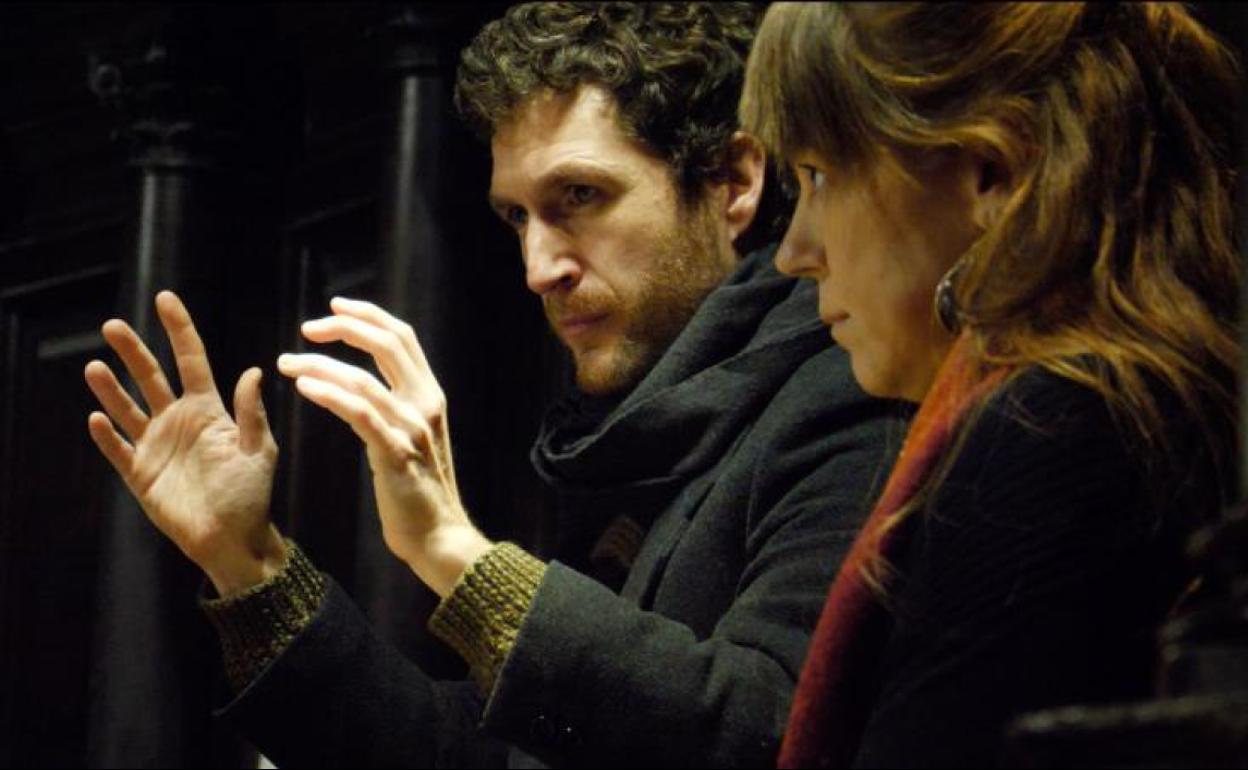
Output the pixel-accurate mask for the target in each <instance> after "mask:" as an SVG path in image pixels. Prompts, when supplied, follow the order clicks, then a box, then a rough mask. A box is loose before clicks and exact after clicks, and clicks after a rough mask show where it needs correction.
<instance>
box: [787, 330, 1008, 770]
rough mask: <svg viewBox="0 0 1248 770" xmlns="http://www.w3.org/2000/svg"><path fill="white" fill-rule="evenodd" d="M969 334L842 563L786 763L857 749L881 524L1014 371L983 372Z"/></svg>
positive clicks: (848, 755)
mask: <svg viewBox="0 0 1248 770" xmlns="http://www.w3.org/2000/svg"><path fill="white" fill-rule="evenodd" d="M968 345H969V342H968V340H967V338H966V337H965V336H964V337H962V338H960V339H959V340H958V342H957V343H955V344H954V346H953V349H952V350H951V351H950V352H949V355H948V356H946V358H945V360H944V362H943V363H942V364H941V366H940V370H939V371H938V372H937V374H936V380H935V382H934V383H933V385H932V388H931V390H929V391H928V393H927V395H926V396H925V397H924V399H923V403H922V405H921V406H920V407H919V411H918V414H916V415H915V417H914V421H913V422H912V423H911V425H910V431H909V433H908V434H907V435H906V440H905V443H904V444H903V445H902V449H901V454H900V455H899V457H898V460H897V465H896V466H894V468H893V471H892V473H891V474H890V475H889V477H888V483H887V484H886V485H885V487H884V493H883V494H882V495H881V496H880V500H879V502H877V503H876V505H875V509H874V510H872V511H871V515H870V516H869V517H868V518H867V522H866V524H865V525H864V526H863V529H862V532H861V534H859V536H858V539H857V540H855V541H854V545H853V547H852V548H851V549H850V551H849V555H848V556H847V557H846V558H845V562H844V563H843V564H842V565H841V569H840V572H839V573H837V576H836V580H835V581H833V583H832V588H831V590H830V592H829V593H828V599H827V602H826V603H825V604H824V606H823V614H822V616H821V617H820V618H819V625H818V626H817V627H816V628H815V633H814V637H813V639H812V640H811V646H810V652H809V653H808V655H807V657H806V663H805V665H804V666H803V668H802V675H801V679H799V680H798V683H797V691H796V693H795V695H794V700H793V710H792V711H791V712H790V714H789V725H788V730H787V731H786V732H785V736H784V742H783V744H781V747H780V757H779V759H778V764H779V766H780V767H787V768H794V767H845V766H847V765H848V764H849V763H850V762H852V761H853V758H854V755H855V754H856V753H857V749H858V742H859V740H860V738H861V735H862V730H863V728H864V727H865V726H866V720H867V716H868V715H869V714H870V710H871V703H872V700H873V699H874V697H875V691H876V687H877V684H878V683H877V682H876V681H875V679H874V676H873V672H874V671H875V669H876V664H877V663H878V660H879V653H880V651H881V649H882V647H883V644H884V641H885V634H886V633H887V629H888V622H887V621H888V616H887V613H886V611H885V610H884V608H883V607H882V606H881V604H880V602H879V599H878V597H877V596H876V594H875V593H874V592H873V590H872V588H871V587H870V586H869V585H867V583H866V581H865V579H864V578H863V574H862V571H863V567H864V566H866V565H867V564H868V563H869V562H870V561H871V560H872V558H873V557H874V556H875V555H876V554H877V553H880V554H883V555H884V556H885V557H886V558H889V560H890V561H894V562H895V558H893V557H895V556H896V553H895V551H896V550H897V543H898V539H897V538H896V537H895V534H896V529H893V530H890V531H887V532H884V533H883V534H881V533H880V527H881V525H883V524H884V523H886V522H887V521H888V520H889V518H891V516H892V515H893V514H894V513H896V512H897V511H898V510H900V509H901V507H902V506H903V505H905V503H906V502H908V501H909V500H910V499H911V498H912V497H914V495H915V493H917V492H918V491H919V489H920V487H921V486H922V484H923V482H924V481H925V480H926V479H927V477H928V475H929V474H930V473H931V472H932V470H933V468H934V467H935V465H936V463H937V461H938V460H939V459H940V457H941V455H942V454H943V453H944V452H945V450H946V449H947V448H948V446H949V443H950V442H951V441H952V440H953V437H954V435H955V432H956V429H957V428H958V425H959V423H960V422H961V421H962V418H963V417H964V416H965V415H966V414H967V412H968V411H969V410H970V409H971V408H972V407H974V406H975V405H976V404H977V403H979V402H980V401H981V400H982V399H983V397H984V396H985V395H987V394H988V393H990V392H991V391H992V390H993V389H994V388H996V387H997V385H999V384H1000V382H1001V380H1002V379H1003V378H1004V377H1005V375H1006V374H1007V373H1008V370H1006V369H995V370H992V371H991V372H988V373H987V374H985V373H984V372H982V371H981V369H980V367H979V366H978V365H977V364H976V363H975V361H974V360H973V358H972V357H971V356H970V355H968V353H967V348H968Z"/></svg>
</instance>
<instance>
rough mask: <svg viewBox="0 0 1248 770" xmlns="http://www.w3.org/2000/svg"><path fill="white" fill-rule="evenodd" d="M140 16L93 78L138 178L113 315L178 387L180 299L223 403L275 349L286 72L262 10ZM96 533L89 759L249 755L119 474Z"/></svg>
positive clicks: (208, 650)
mask: <svg viewBox="0 0 1248 770" xmlns="http://www.w3.org/2000/svg"><path fill="white" fill-rule="evenodd" d="M146 22H147V23H146V24H145V25H143V26H142V27H141V28H140V30H139V31H138V32H136V33H135V39H131V40H128V41H125V42H123V43H121V44H120V45H119V46H118V50H116V51H115V52H109V53H106V54H104V55H102V56H98V57H96V58H95V59H94V61H93V67H92V70H91V72H90V78H91V87H92V88H93V90H94V91H95V92H96V94H97V95H98V96H99V97H100V98H101V100H102V101H103V102H104V103H105V105H106V106H107V107H109V108H111V109H113V110H114V111H115V112H116V114H117V117H118V130H117V134H118V136H119V137H121V138H124V139H125V140H127V142H128V144H129V151H130V162H131V165H132V167H133V168H134V170H135V172H136V183H137V185H136V186H137V191H136V192H137V201H136V203H135V209H134V220H133V226H132V233H133V237H132V249H133V250H132V252H131V253H130V255H129V257H128V258H123V259H122V260H121V290H120V296H119V297H118V302H117V309H118V312H119V314H120V316H121V317H122V318H125V319H126V320H128V321H129V322H130V323H131V324H132V325H133V326H134V327H135V329H136V330H137V331H138V333H139V334H140V336H142V337H143V339H144V340H145V341H147V343H148V344H149V346H150V347H151V348H152V349H153V351H154V352H155V353H156V354H157V356H158V357H159V358H160V359H161V360H162V362H163V364H164V366H165V369H166V371H167V372H168V373H169V375H170V379H171V381H176V369H175V368H174V366H173V361H172V357H171V355H170V352H169V348H168V342H167V339H166V336H165V333H164V330H163V328H162V327H161V325H160V322H159V319H158V318H157V317H156V314H155V309H154V306H153V299H154V297H155V294H156V293H157V292H158V291H160V290H162V289H173V290H175V291H177V292H178V293H179V294H180V296H181V297H182V298H183V300H184V301H185V302H186V304H187V306H188V308H189V309H190V311H191V314H192V316H193V317H194V319H195V322H196V326H197V327H198V329H199V331H200V334H201V336H202V337H203V338H204V340H205V343H206V345H207V347H208V351H209V357H210V360H211V361H212V363H213V366H214V374H215V375H216V380H217V385H218V387H219V388H220V389H221V390H222V392H223V396H224V398H225V401H226V404H227V405H229V404H230V403H231V396H232V392H233V385H234V382H235V381H236V379H237V377H238V374H239V373H240V372H241V371H242V370H243V369H244V368H246V367H247V366H249V365H252V364H256V363H267V361H263V360H259V359H261V357H263V358H270V357H271V353H272V352H273V348H274V340H273V334H272V329H271V326H272V318H271V311H270V310H269V309H268V308H266V307H265V306H264V304H263V302H264V300H263V297H264V296H265V294H266V293H267V294H271V293H272V288H273V287H272V285H271V284H272V282H273V280H274V272H273V269H272V268H271V267H270V265H271V264H272V263H273V262H275V259H274V258H273V255H269V254H267V253H266V252H267V251H269V250H270V249H271V248H272V245H273V244H272V243H270V242H269V241H268V239H267V238H266V237H265V236H264V233H265V231H266V226H267V227H270V228H271V225H266V219H268V218H269V217H271V216H272V215H273V214H274V213H275V212H273V211H272V209H274V208H277V206H276V203H275V201H276V197H275V196H274V195H273V189H272V185H271V184H270V180H271V179H272V178H273V175H272V174H270V173H269V172H270V171H272V170H273V169H275V168H277V167H280V165H281V164H280V162H274V161H280V158H281V157H282V156H283V152H282V151H281V149H279V148H274V147H270V146H266V145H267V144H268V143H269V140H270V139H273V138H274V137H276V136H278V135H279V134H280V133H281V132H280V131H276V132H275V131H274V130H273V129H274V127H273V126H272V125H270V124H269V123H268V122H267V118H266V114H267V113H266V111H265V110H264V109H263V108H261V107H260V105H262V104H264V102H261V101H258V100H257V99H256V98H255V97H256V96H257V95H258V94H260V93H262V92H264V91H266V90H268V91H269V92H268V93H264V96H263V98H265V99H268V100H270V101H269V102H268V103H270V104H272V103H278V102H281V101H282V100H283V97H284V96H285V94H283V93H282V92H281V90H280V89H279V88H278V87H277V86H276V84H275V81H274V79H273V77H271V76H272V75H275V74H277V73H279V72H280V69H281V68H280V67H279V66H278V65H277V64H276V63H274V61H273V60H272V57H269V56H268V54H269V53H271V50H270V47H269V45H268V44H269V43H270V36H269V35H268V33H267V31H266V26H265V23H264V18H263V14H260V13H255V12H252V11H248V12H247V13H241V12H239V11H237V10H234V11H231V10H229V9H228V8H227V7H224V6H221V7H211V6H173V7H167V8H164V9H161V10H160V11H159V12H157V13H155V14H154V15H153V16H152V17H150V18H148V19H146ZM239 51H245V52H247V54H246V56H245V57H244V56H240V55H239ZM258 58H262V59H264V61H265V63H264V64H258V63H257V59H258ZM262 84H263V85H262ZM265 85H268V86H272V87H273V88H272V89H266V88H264V86H265ZM101 320H103V319H101ZM113 363H114V364H115V365H118V366H119V364H118V362H116V360H115V359H114V360H113ZM119 370H120V369H119ZM175 389H179V390H180V388H179V387H178V386H177V385H175ZM103 530H104V534H103V541H102V547H101V564H102V566H101V574H100V591H99V597H100V598H99V602H98V606H97V624H96V638H95V654H94V657H95V668H94V674H93V683H92V685H93V686H92V694H91V698H92V702H91V712H90V725H89V736H88V756H87V761H88V764H91V765H104V766H220V765H226V766H237V765H238V764H239V763H240V762H243V761H244V757H245V756H246V752H245V750H244V749H243V747H242V745H241V743H240V742H239V741H238V739H237V738H235V737H234V736H233V734H232V733H231V731H229V730H228V728H225V726H224V725H220V724H218V723H217V722H216V720H214V719H213V717H212V710H213V708H214V707H216V706H219V705H221V704H222V703H223V702H224V701H225V698H226V695H227V693H226V691H225V689H224V687H223V684H224V682H223V679H222V674H221V669H220V663H219V659H220V656H219V653H218V651H217V641H216V639H215V635H214V633H213V632H212V630H211V628H210V627H209V625H208V623H207V622H206V619H205V618H203V616H202V613H201V612H200V611H199V609H198V607H197V606H196V602H195V596H196V594H197V592H198V589H199V586H200V584H201V582H202V580H203V576H202V574H201V573H200V571H199V570H198V568H197V567H195V566H194V565H193V564H192V563H191V562H189V561H188V560H187V559H186V558H185V557H184V556H183V555H182V554H181V553H180V552H179V551H178V550H177V548H176V547H175V546H173V545H172V544H171V543H170V542H169V541H168V540H167V539H165V538H164V537H163V536H162V535H160V534H159V533H158V532H157V531H156V529H155V528H154V527H153V526H152V525H151V524H150V523H149V522H148V521H147V519H146V517H145V516H144V515H143V513H142V511H141V510H140V509H139V507H138V505H137V503H136V502H135V501H134V499H133V498H132V497H131V495H130V494H129V492H128V491H126V490H125V488H124V486H123V485H122V484H121V483H120V481H119V480H116V481H115V483H114V485H113V495H112V504H111V506H110V515H109V516H108V519H107V521H106V522H105V523H104V526H103Z"/></svg>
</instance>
